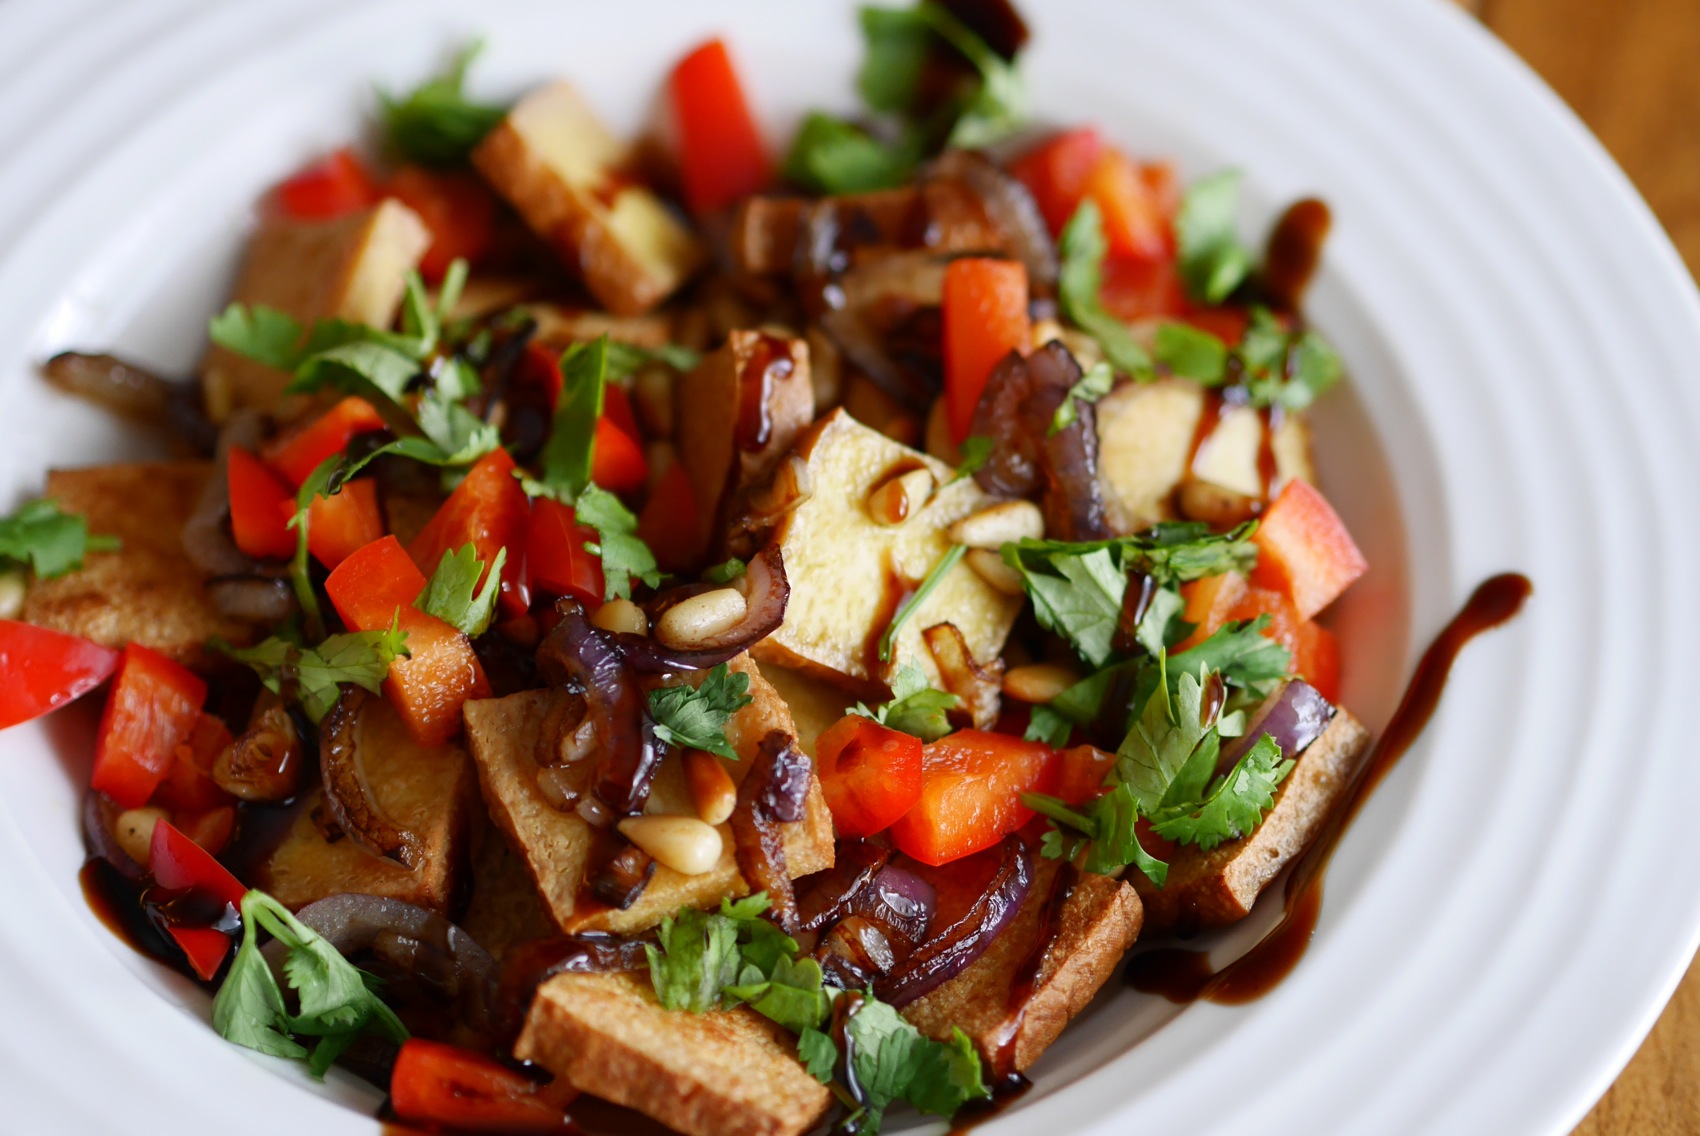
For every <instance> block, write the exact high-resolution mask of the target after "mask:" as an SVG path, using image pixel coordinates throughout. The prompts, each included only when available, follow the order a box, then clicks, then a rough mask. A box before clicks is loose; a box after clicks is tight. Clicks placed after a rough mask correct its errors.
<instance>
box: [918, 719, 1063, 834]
mask: <svg viewBox="0 0 1700 1136" xmlns="http://www.w3.org/2000/svg"><path fill="white" fill-rule="evenodd" d="M1054 764H1055V763H1054V761H1053V754H1052V752H1051V750H1050V748H1049V747H1048V746H1045V745H1042V744H1040V743H1038V742H1030V741H1025V740H1023V739H1021V738H1015V737H1010V736H1009V735H1007V734H991V733H986V732H984V731H981V730H960V731H958V732H957V733H954V734H951V735H949V736H948V737H944V738H940V739H939V740H938V741H936V742H930V743H928V744H927V745H926V746H925V747H923V749H922V751H921V779H922V783H921V797H920V800H918V801H917V802H916V803H915V806H914V807H913V808H911V809H910V810H909V811H908V812H906V813H904V814H903V816H902V817H900V818H899V819H898V821H897V823H895V824H893V825H892V826H891V842H892V843H893V844H895V845H896V846H897V847H898V848H899V849H900V850H902V851H903V852H906V853H908V854H909V855H910V856H913V857H914V858H915V859H917V860H919V861H921V862H922V863H923V864H934V865H937V864H946V863H949V862H950V861H952V860H958V859H961V858H962V857H963V856H967V855H969V854H970V853H974V852H978V851H980V850H981V849H983V848H990V847H991V846H992V845H994V844H996V843H997V842H998V841H999V840H1002V839H1003V838H1004V837H1005V836H1006V835H1008V834H1009V833H1011V832H1014V831H1015V830H1016V829H1018V828H1020V827H1021V826H1022V825H1024V824H1026V823H1027V821H1028V820H1029V819H1031V817H1032V816H1033V810H1032V809H1029V808H1028V807H1027V806H1026V805H1024V804H1022V803H1021V794H1023V793H1027V792H1045V791H1047V790H1048V788H1049V784H1048V782H1049V780H1050V777H1051V775H1052V773H1053V769H1054Z"/></svg>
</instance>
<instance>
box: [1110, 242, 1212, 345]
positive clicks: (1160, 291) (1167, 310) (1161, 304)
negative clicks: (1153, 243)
mask: <svg viewBox="0 0 1700 1136" xmlns="http://www.w3.org/2000/svg"><path fill="white" fill-rule="evenodd" d="M1098 302H1099V303H1101V304H1103V305H1104V310H1105V311H1107V312H1109V313H1110V314H1111V315H1113V316H1115V317H1116V318H1117V319H1119V320H1123V321H1127V322H1132V321H1134V320H1143V319H1151V318H1154V317H1158V316H1166V317H1169V318H1171V319H1176V318H1180V317H1182V316H1185V315H1188V314H1189V311H1188V308H1187V300H1186V288H1185V287H1184V286H1183V285H1182V284H1181V274H1180V270H1179V269H1178V268H1176V267H1175V262H1174V261H1173V260H1172V259H1165V260H1134V259H1129V258H1127V257H1108V258H1106V259H1105V261H1104V267H1103V273H1102V277H1101V283H1100V284H1099V287H1098ZM1206 330H1214V329H1213V328H1206ZM1228 342H1229V343H1230V344H1233V343H1238V342H1239V336H1237V335H1236V336H1235V337H1234V338H1233V339H1230V340H1229V341H1228Z"/></svg>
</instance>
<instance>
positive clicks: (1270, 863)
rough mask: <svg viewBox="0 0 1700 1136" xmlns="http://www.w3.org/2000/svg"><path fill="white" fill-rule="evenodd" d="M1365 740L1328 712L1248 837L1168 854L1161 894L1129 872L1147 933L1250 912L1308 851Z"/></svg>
mask: <svg viewBox="0 0 1700 1136" xmlns="http://www.w3.org/2000/svg"><path fill="white" fill-rule="evenodd" d="M1369 741H1370V735H1369V731H1368V730H1367V729H1365V728H1364V725H1363V723H1361V722H1359V721H1358V720H1357V719H1356V718H1354V717H1352V715H1351V714H1349V713H1348V712H1346V711H1345V710H1344V709H1339V710H1336V711H1335V712H1334V720H1333V721H1332V722H1330V723H1329V724H1328V728H1327V729H1326V730H1324V731H1323V732H1322V736H1321V737H1319V738H1317V739H1316V740H1315V741H1314V742H1312V743H1311V744H1310V745H1308V746H1306V747H1305V749H1304V752H1302V753H1300V754H1299V756H1298V758H1297V759H1296V761H1295V763H1294V765H1293V771H1292V772H1291V773H1289V774H1288V775H1287V779H1286V780H1285V781H1283V782H1282V783H1281V787H1280V788H1279V789H1278V790H1277V791H1276V794H1275V807H1274V808H1272V809H1270V810H1269V814H1268V815H1267V816H1265V817H1264V818H1263V823H1262V824H1260V825H1258V826H1257V831H1256V832H1253V833H1252V834H1251V835H1249V836H1242V837H1241V838H1240V839H1238V840H1230V841H1228V842H1227V843H1226V844H1221V845H1218V846H1217V847H1215V848H1213V849H1211V850H1210V851H1209V852H1203V851H1200V850H1199V849H1197V848H1193V847H1184V848H1179V849H1176V851H1175V855H1174V856H1173V857H1172V858H1171V859H1170V861H1169V877H1168V882H1167V883H1165V884H1164V885H1163V887H1162V888H1161V889H1158V888H1156V887H1155V886H1153V885H1152V884H1151V883H1150V881H1148V880H1146V879H1145V877H1144V876H1140V875H1136V876H1135V877H1134V886H1136V887H1137V888H1138V889H1139V893H1140V896H1141V897H1142V898H1143V899H1144V900H1145V915H1146V923H1147V926H1148V928H1149V929H1150V930H1152V931H1167V930H1170V929H1172V928H1175V927H1181V928H1186V929H1195V928H1203V927H1221V926H1225V925H1227V924H1229V923H1233V922H1236V921H1238V920H1240V919H1243V918H1245V917H1246V916H1247V915H1249V914H1251V907H1252V904H1254V903H1256V902H1257V897H1258V895H1259V894H1261V893H1262V891H1263V889H1264V888H1265V887H1267V886H1268V884H1269V882H1270V881H1271V880H1273V879H1274V878H1275V877H1276V876H1277V875H1279V874H1280V872H1281V869H1282V868H1284V867H1286V866H1287V865H1288V864H1289V863H1291V862H1292V861H1293V860H1294V859H1295V858H1296V857H1297V856H1298V855H1299V854H1300V853H1301V852H1303V851H1304V850H1305V849H1306V848H1307V847H1309V846H1310V842H1311V840H1312V839H1313V838H1315V836H1316V834H1317V832H1318V831H1319V830H1320V829H1321V828H1322V824H1323V821H1324V820H1326V819H1327V817H1328V814H1329V813H1330V812H1331V811H1332V810H1333V809H1334V808H1335V807H1336V806H1337V805H1338V804H1339V803H1340V799H1341V797H1342V796H1343V795H1344V794H1345V792H1346V789H1347V788H1348V786H1349V785H1350V783H1351V778H1352V771H1353V770H1354V769H1356V768H1357V764H1358V761H1359V759H1360V758H1361V757H1362V756H1363V754H1364V752H1365V750H1367V749H1368V748H1369Z"/></svg>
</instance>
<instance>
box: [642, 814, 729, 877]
mask: <svg viewBox="0 0 1700 1136" xmlns="http://www.w3.org/2000/svg"><path fill="white" fill-rule="evenodd" d="M619 828H620V834H621V835H622V836H624V837H625V838H626V839H627V840H630V841H631V842H632V843H633V844H636V845H637V846H638V847H639V848H642V849H643V850H644V851H645V852H648V853H649V854H650V855H651V856H654V857H655V859H656V861H657V862H659V863H661V864H665V865H666V866H667V867H669V868H672V869H673V870H674V871H675V872H678V873H679V874H680V875H682V876H700V875H702V874H703V873H704V872H708V871H711V870H712V869H713V868H714V866H715V865H716V864H718V863H719V862H720V850H721V841H720V831H719V830H718V829H716V828H715V827H714V826H713V825H711V824H707V823H705V822H703V821H700V820H698V819H697V818H696V817H684V816H634V817H627V818H626V819H625V820H623V821H621V822H620V824H619Z"/></svg>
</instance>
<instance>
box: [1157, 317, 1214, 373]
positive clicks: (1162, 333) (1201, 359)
mask: <svg viewBox="0 0 1700 1136" xmlns="http://www.w3.org/2000/svg"><path fill="white" fill-rule="evenodd" d="M1151 353H1152V354H1153V355H1154V356H1156V359H1157V362H1158V363H1159V364H1161V365H1162V366H1164V367H1167V368H1168V369H1169V373H1170V374H1173V375H1179V376H1180V377H1181V378H1183V379H1191V380H1192V381H1193V382H1195V383H1199V384H1201V385H1203V386H1207V387H1214V386H1220V385H1221V384H1222V381H1223V380H1224V379H1225V378H1226V377H1227V373H1228V347H1227V344H1225V343H1223V342H1222V341H1221V340H1220V339H1218V338H1216V337H1215V336H1214V335H1211V334H1210V333H1209V332H1208V331H1204V330H1203V329H1201V328H1196V327H1193V326H1191V325H1190V324H1184V323H1175V322H1174V321H1172V320H1164V321H1163V322H1162V323H1160V324H1158V325H1157V338H1156V340H1155V341H1154V342H1153V343H1152V345H1151Z"/></svg>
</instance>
